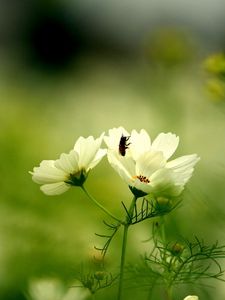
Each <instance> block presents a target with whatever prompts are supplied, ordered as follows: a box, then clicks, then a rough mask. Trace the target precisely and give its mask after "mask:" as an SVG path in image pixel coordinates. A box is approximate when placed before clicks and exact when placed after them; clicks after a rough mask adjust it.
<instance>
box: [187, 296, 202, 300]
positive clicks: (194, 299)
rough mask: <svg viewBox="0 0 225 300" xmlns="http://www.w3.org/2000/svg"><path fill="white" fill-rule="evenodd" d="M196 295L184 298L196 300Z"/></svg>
mask: <svg viewBox="0 0 225 300" xmlns="http://www.w3.org/2000/svg"><path fill="white" fill-rule="evenodd" d="M198 299H199V298H198V296H187V297H185V298H184V300H198Z"/></svg>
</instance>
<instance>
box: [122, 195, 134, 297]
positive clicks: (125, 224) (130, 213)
mask: <svg viewBox="0 0 225 300" xmlns="http://www.w3.org/2000/svg"><path fill="white" fill-rule="evenodd" d="M136 200H137V198H136V197H134V198H133V200H132V202H131V205H130V208H129V211H128V213H129V215H128V216H127V218H126V222H125V223H123V225H124V230H123V242H122V253H121V260H120V279H119V288H118V296H117V300H121V299H122V289H123V277H124V266H125V257H126V248H127V236H128V229H129V226H130V225H131V221H132V217H133V212H134V207H135V203H136Z"/></svg>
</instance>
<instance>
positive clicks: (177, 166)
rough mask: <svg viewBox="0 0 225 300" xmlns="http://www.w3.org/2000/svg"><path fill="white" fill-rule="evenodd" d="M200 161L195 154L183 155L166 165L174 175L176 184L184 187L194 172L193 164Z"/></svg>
mask: <svg viewBox="0 0 225 300" xmlns="http://www.w3.org/2000/svg"><path fill="white" fill-rule="evenodd" d="M199 160H200V158H199V157H198V156H197V154H191V155H184V156H181V157H179V158H177V159H174V160H172V161H170V162H168V163H167V164H166V168H169V169H171V170H172V171H173V172H174V174H175V175H176V182H177V184H179V185H181V184H182V185H185V184H186V183H187V182H188V180H189V179H190V177H191V176H192V173H193V171H194V166H195V164H196V163H197V162H198V161H199Z"/></svg>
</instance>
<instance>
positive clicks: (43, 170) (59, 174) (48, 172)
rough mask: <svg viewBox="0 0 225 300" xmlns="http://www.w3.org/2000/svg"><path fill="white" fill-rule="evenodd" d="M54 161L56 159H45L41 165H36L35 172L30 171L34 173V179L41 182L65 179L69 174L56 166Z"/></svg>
mask: <svg viewBox="0 0 225 300" xmlns="http://www.w3.org/2000/svg"><path fill="white" fill-rule="evenodd" d="M54 163H55V161H54V160H43V161H42V162H41V163H40V166H39V167H35V168H34V169H33V172H30V174H32V175H33V176H32V179H33V181H34V182H36V183H39V184H45V183H54V182H60V181H64V180H65V179H66V178H67V174H66V173H65V172H64V171H63V170H60V169H58V168H56V167H55V165H54Z"/></svg>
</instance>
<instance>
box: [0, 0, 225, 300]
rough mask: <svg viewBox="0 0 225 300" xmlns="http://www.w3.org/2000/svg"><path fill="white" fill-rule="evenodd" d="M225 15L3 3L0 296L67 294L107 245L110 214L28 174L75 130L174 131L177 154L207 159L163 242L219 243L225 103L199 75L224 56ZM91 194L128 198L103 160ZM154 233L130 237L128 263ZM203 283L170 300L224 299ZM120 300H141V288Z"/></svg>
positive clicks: (119, 4) (114, 4)
mask: <svg viewBox="0 0 225 300" xmlns="http://www.w3.org/2000/svg"><path fill="white" fill-rule="evenodd" d="M224 12H225V1H224V0H215V1H209V0H199V1H197V2H196V1H194V0H189V1H180V0H170V1H163V0H153V1H147V0H141V1H132V0H130V1H128V0H124V1H117V0H115V1H103V0H92V1H88V0H80V1H79V0H76V1H72V0H67V1H60V0H55V1H46V0H45V1H44V0H42V1H28V0H22V1H16V0H7V1H6V0H1V1H0V113H1V126H0V154H1V164H0V168H1V196H0V299H3V300H25V299H27V296H26V295H27V293H28V290H29V284H30V283H31V282H32V280H33V279H37V278H45V277H46V278H56V279H57V280H59V281H60V282H62V284H63V285H64V286H70V284H71V282H72V281H73V280H74V279H75V278H76V276H77V274H78V270H79V268H80V266H81V265H82V266H83V264H84V265H85V266H86V265H88V264H89V263H90V264H92V261H93V257H94V256H95V257H96V256H97V255H98V254H97V253H96V251H95V250H94V245H95V246H101V245H102V243H103V241H102V240H101V239H100V238H99V237H97V236H95V232H97V233H104V231H105V230H106V228H105V227H104V225H103V223H102V220H103V219H105V220H107V219H108V218H107V217H106V216H105V215H104V214H103V213H102V212H101V211H99V210H98V208H96V207H95V206H94V205H93V204H92V203H90V202H89V200H88V199H87V198H86V196H85V195H84V194H83V193H82V191H81V190H79V189H78V188H77V189H76V188H73V189H70V190H69V191H68V192H67V193H65V194H63V195H61V196H55V197H47V196H45V195H43V194H42V193H41V192H40V190H39V186H38V185H36V184H34V183H33V182H32V180H31V176H30V174H28V171H30V170H32V169H33V167H34V166H37V165H38V164H39V163H40V161H41V160H43V159H56V158H57V157H58V156H59V155H60V153H62V152H68V151H69V150H70V149H71V148H72V147H73V145H74V143H75V141H76V139H77V138H78V137H79V136H80V135H82V136H88V135H94V136H96V137H97V136H99V135H100V134H101V133H102V132H103V131H106V132H107V130H108V129H109V128H112V127H118V126H120V125H122V126H124V127H125V128H127V130H131V129H133V128H136V129H138V130H139V129H141V128H145V129H146V130H147V131H148V132H149V133H150V135H151V137H152V138H154V137H155V136H156V135H157V134H158V133H159V132H170V131H171V132H174V133H176V134H177V135H179V136H180V146H179V149H178V151H177V155H182V154H191V153H198V154H199V155H200V157H201V161H200V162H199V163H198V165H197V167H196V171H195V173H194V176H193V178H192V179H191V181H190V183H188V186H187V189H186V190H185V192H184V195H183V197H184V201H183V204H182V206H181V208H180V209H179V210H177V211H175V212H174V213H173V214H171V215H170V217H168V220H167V229H166V230H167V234H168V235H169V236H171V237H173V236H174V238H176V237H177V236H180V235H182V236H184V237H188V238H190V239H193V238H194V236H195V235H197V236H198V237H200V238H204V240H205V241H206V242H207V243H209V244H210V243H213V242H215V241H216V240H218V241H219V242H220V243H221V244H223V243H224V237H225V235H224V228H225V206H224V198H225V189H224V180H225V175H224V168H225V162H224V153H225V138H224V137H225V136H224V132H225V120H224V116H225V102H224V99H223V97H218V95H217V93H216V91H217V90H216V89H213V91H214V93H210V91H209V90H207V84H206V83H207V80H208V74H207V72H206V71H205V70H204V66H203V65H204V63H203V62H204V60H205V59H206V58H207V57H208V56H209V55H211V54H213V53H216V52H221V51H224V50H225V18H224ZM211 92H212V91H211ZM219 96H221V94H219ZM222 96H223V95H222ZM86 186H87V188H88V189H89V191H90V192H91V193H92V194H93V195H94V196H95V197H96V198H97V199H98V200H99V201H100V202H101V203H102V204H104V205H105V206H106V207H107V208H108V209H110V210H112V211H113V212H114V213H115V214H117V215H121V216H122V214H123V213H124V212H123V209H122V206H121V201H124V202H125V203H129V201H130V200H131V193H130V191H129V189H128V188H127V186H126V185H125V184H124V183H123V182H122V180H121V179H120V178H119V177H118V175H117V174H116V173H115V172H114V170H112V169H111V168H110V166H109V165H108V164H107V159H104V160H103V161H102V163H101V164H100V165H98V166H97V167H96V169H95V170H93V172H92V173H91V174H90V176H89V178H88V182H87V185H86ZM150 234H151V222H146V223H145V224H143V225H142V224H141V225H140V226H137V227H136V228H134V229H133V228H132V230H131V232H130V237H129V250H128V261H130V262H132V263H135V262H136V261H137V260H138V259H139V255H140V254H143V253H144V251H147V250H148V246H149V245H148V244H146V243H143V241H144V240H146V239H148V238H149V237H150ZM120 243H121V236H120V235H118V237H116V239H115V240H114V241H113V243H112V246H111V248H110V250H109V253H108V256H107V264H108V266H109V268H111V269H114V270H117V267H118V265H119V255H120V253H119V250H118V249H119V245H120ZM222 264H223V266H225V263H224V262H222ZM87 268H89V267H87ZM207 284H208V285H210V286H207V287H199V286H195V285H191V286H187V287H186V286H182V287H181V288H180V289H178V290H176V294H175V297H174V299H177V300H178V299H183V298H184V296H186V295H188V294H198V295H199V296H200V299H205V300H208V299H224V298H225V285H224V283H218V282H213V281H210V282H207ZM131 286H132V284H131ZM115 292H116V286H113V287H112V288H109V289H108V290H107V291H101V292H99V294H98V295H97V299H105V298H106V297H108V299H115ZM125 294H127V295H128V296H127V299H129V297H131V295H132V298H133V299H145V298H144V295H145V293H144V292H143V291H142V289H141V288H140V289H138V287H136V288H135V289H132V288H131V287H129V288H127V289H126V292H125ZM160 295H161V294H160V292H159V295H158V299H161V296H160ZM156 298H157V295H156V296H155V299H156ZM43 300H45V299H43ZM54 300H55V299H54Z"/></svg>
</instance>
